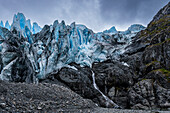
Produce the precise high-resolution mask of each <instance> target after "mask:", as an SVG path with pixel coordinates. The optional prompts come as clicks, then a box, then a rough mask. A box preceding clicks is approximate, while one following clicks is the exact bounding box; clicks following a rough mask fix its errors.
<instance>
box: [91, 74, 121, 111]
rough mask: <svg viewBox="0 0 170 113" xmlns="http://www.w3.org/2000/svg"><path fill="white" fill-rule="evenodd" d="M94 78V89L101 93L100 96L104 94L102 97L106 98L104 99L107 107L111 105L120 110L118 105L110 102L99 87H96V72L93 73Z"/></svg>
mask: <svg viewBox="0 0 170 113" xmlns="http://www.w3.org/2000/svg"><path fill="white" fill-rule="evenodd" d="M92 78H93V86H94V88H95V89H96V90H97V91H99V92H100V94H102V96H103V97H104V99H105V100H106V107H109V104H111V105H113V106H114V108H120V107H119V106H118V105H117V104H116V103H114V102H113V101H112V100H110V99H109V98H108V97H107V96H106V95H104V94H103V93H102V92H101V91H100V90H99V88H98V87H97V85H96V82H95V74H94V72H93V71H92Z"/></svg>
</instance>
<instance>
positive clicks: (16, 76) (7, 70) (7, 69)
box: [0, 28, 37, 83]
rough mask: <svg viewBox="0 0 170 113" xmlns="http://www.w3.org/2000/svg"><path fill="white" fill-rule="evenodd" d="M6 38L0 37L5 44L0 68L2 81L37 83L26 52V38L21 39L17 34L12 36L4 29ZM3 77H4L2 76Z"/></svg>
mask: <svg viewBox="0 0 170 113" xmlns="http://www.w3.org/2000/svg"><path fill="white" fill-rule="evenodd" d="M2 30H3V31H4V32H3V33H4V34H6V35H5V36H6V38H5V39H3V38H2V37H0V38H1V39H0V41H1V43H2V44H3V47H4V48H3V49H2V52H0V56H1V58H0V61H1V62H0V65H1V66H0V67H4V68H0V69H1V70H0V71H1V75H3V78H1V79H2V80H9V81H14V82H27V83H36V82H37V80H36V77H35V72H34V71H33V67H32V65H31V63H30V60H29V59H28V57H27V55H26V53H25V51H24V46H26V45H25V43H24V41H25V40H26V39H25V38H23V37H21V38H19V37H18V36H17V32H16V34H12V33H11V32H9V31H8V30H7V29H5V28H2ZM0 77H2V76H0Z"/></svg>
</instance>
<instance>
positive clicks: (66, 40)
mask: <svg viewBox="0 0 170 113" xmlns="http://www.w3.org/2000/svg"><path fill="white" fill-rule="evenodd" d="M0 25H1V26H2V27H4V26H3V22H1V24H0ZM6 28H7V29H9V28H10V31H13V30H17V32H18V33H17V35H18V37H19V38H20V37H22V36H23V37H24V38H25V39H26V41H25V42H24V53H25V54H26V55H27V58H28V59H29V61H30V62H31V64H32V67H33V70H34V71H35V72H36V73H37V75H36V77H37V78H39V79H41V78H44V77H45V76H46V75H47V74H48V73H51V72H53V71H54V70H55V71H56V70H59V69H61V68H62V67H64V66H66V65H68V64H69V63H72V62H75V63H77V64H80V65H81V66H89V67H91V66H92V63H93V62H102V61H104V60H107V59H110V58H112V59H113V58H114V59H117V58H119V55H121V54H123V52H124V51H125V47H126V46H127V45H129V44H130V42H131V37H133V36H135V35H136V34H137V32H139V31H141V30H143V29H145V27H143V26H142V25H137V24H135V25H132V26H131V27H130V28H129V29H128V30H127V31H124V32H120V31H117V30H116V28H115V27H112V28H111V29H109V30H106V31H104V32H100V33H96V34H95V33H94V32H93V31H92V30H90V29H88V28H87V27H86V26H85V25H77V24H76V23H75V22H73V23H72V24H71V25H66V24H65V22H64V21H62V22H61V23H59V22H58V20H56V21H54V23H53V24H52V25H50V26H48V25H45V26H44V27H43V28H42V29H41V28H40V27H39V26H38V24H37V23H33V26H32V25H31V21H30V20H29V19H28V20H26V18H25V16H24V15H23V14H22V13H18V14H17V15H14V19H13V23H12V25H11V26H10V25H9V24H8V23H7V25H6ZM33 34H36V35H33ZM0 36H1V37H2V38H3V39H5V38H6V36H5V34H4V32H3V30H2V28H1V27H0ZM11 38H12V37H11ZM20 46H23V45H20ZM2 50H3V51H6V46H5V44H3V43H0V52H2ZM1 76H2V75H1ZM1 78H3V77H1Z"/></svg>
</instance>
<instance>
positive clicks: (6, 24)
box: [5, 21, 11, 30]
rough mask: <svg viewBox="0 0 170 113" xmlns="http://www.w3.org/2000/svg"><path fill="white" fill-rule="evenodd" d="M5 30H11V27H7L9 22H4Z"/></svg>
mask: <svg viewBox="0 0 170 113" xmlns="http://www.w3.org/2000/svg"><path fill="white" fill-rule="evenodd" d="M5 28H7V29H8V30H10V29H11V26H10V25H9V22H8V21H6V23H5Z"/></svg>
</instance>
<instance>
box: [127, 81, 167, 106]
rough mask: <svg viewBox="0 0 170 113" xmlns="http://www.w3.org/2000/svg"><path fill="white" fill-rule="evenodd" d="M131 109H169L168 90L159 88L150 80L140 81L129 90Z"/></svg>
mask: <svg viewBox="0 0 170 113" xmlns="http://www.w3.org/2000/svg"><path fill="white" fill-rule="evenodd" d="M128 95H129V100H130V106H131V108H132V109H156V108H169V107H170V104H169V102H170V100H169V99H170V98H169V97H170V90H168V89H165V88H163V87H161V86H160V85H159V84H158V83H157V82H154V81H153V80H152V79H146V80H142V81H140V82H138V83H136V84H135V85H134V86H133V87H132V88H130V89H129V93H128Z"/></svg>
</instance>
